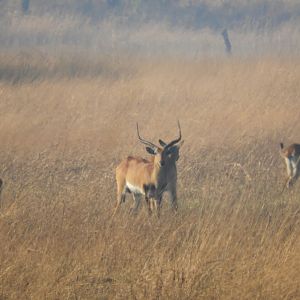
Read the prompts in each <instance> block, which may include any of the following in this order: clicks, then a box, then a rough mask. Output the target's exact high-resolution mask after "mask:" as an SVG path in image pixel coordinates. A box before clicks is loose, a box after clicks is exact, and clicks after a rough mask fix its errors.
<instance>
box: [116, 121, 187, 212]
mask: <svg viewBox="0 0 300 300" xmlns="http://www.w3.org/2000/svg"><path fill="white" fill-rule="evenodd" d="M178 130H179V137H178V138H177V139H175V140H173V141H171V142H170V143H168V144H166V143H164V142H163V141H162V140H159V142H160V144H161V146H162V148H161V147H158V146H156V145H155V144H153V143H151V142H149V141H147V140H145V139H143V138H141V136H140V133H139V127H138V124H137V135H138V139H139V141H140V142H141V143H143V144H144V145H146V151H147V152H148V153H149V154H151V155H152V156H153V159H151V160H146V159H144V158H141V157H133V156H128V157H127V158H126V159H124V160H123V161H122V162H121V163H120V164H119V165H118V167H117V169H116V181H117V206H116V208H115V211H114V214H113V216H114V215H115V214H116V212H117V211H118V209H119V207H120V205H121V203H122V202H125V198H126V193H132V194H133V198H134V201H135V205H134V207H133V212H136V211H137V209H138V207H139V205H140V200H141V196H142V195H144V196H145V199H146V203H147V206H148V211H149V213H151V211H152V209H151V203H150V200H151V202H153V201H154V203H155V206H156V210H157V215H158V216H159V214H160V207H161V199H162V195H163V193H164V192H165V191H168V192H170V195H171V205H172V208H173V209H174V210H176V209H177V193H176V185H177V168H176V161H177V160H178V158H179V148H180V146H181V144H182V143H181V144H178V143H179V142H180V140H181V129H180V124H179V122H178Z"/></svg>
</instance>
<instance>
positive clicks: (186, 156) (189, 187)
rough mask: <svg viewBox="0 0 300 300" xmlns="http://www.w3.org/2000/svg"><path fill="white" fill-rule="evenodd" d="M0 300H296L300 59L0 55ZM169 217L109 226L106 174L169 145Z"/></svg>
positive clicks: (111, 194)
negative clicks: (289, 159) (175, 152)
mask: <svg viewBox="0 0 300 300" xmlns="http://www.w3.org/2000/svg"><path fill="white" fill-rule="evenodd" d="M0 79H1V82H0V99H1V100H0V116H1V122H0V140H1V143H0V162H1V169H0V175H1V178H3V180H4V182H5V187H4V190H3V194H2V196H1V214H0V249H1V252H0V299H297V298H298V299H299V298H300V284H299V282H300V275H299V269H300V200H299V192H300V187H299V185H300V182H298V183H296V184H295V186H294V187H293V188H292V189H291V190H290V191H285V192H284V193H283V194H282V195H281V194H280V192H281V189H282V186H283V184H284V178H285V167H284V164H283V161H282V159H281V158H280V157H279V155H278V143H279V142H280V141H283V142H285V143H289V142H292V141H298V142H299V141H300V134H299V132H300V122H299V120H300V101H299V98H300V87H299V82H300V60H299V59H298V58H291V59H281V60H278V59H275V58H271V57H270V58H263V59H252V60H238V59H227V60H225V59H223V60H222V59H219V60H217V59H216V60H214V59H210V60H205V61H204V60H203V61H201V60H198V61H188V60H180V59H177V60H175V59H174V60H172V59H164V60H159V59H157V60H155V59H146V60H145V59H143V60H142V59H137V58H136V59H133V58H126V59H125V58H124V59H122V58H120V59H118V60H117V61H116V60H110V59H108V58H106V57H103V58H99V57H98V58H95V59H91V60H88V59H87V58H82V57H75V56H73V57H72V56H71V57H70V56H66V57H57V56H51V55H43V56H41V55H40V54H37V53H29V52H28V53H22V54H20V55H17V56H14V55H11V54H9V55H8V54H2V55H1V57H0ZM177 119H179V120H180V121H181V125H182V132H183V138H184V140H185V144H184V146H183V147H182V151H181V157H180V160H179V162H178V176H179V182H178V194H179V200H178V201H179V211H178V213H177V214H176V215H173V214H172V212H171V210H170V207H169V203H168V198H167V197H166V198H165V199H164V202H163V209H162V216H161V218H160V219H159V220H158V219H157V218H155V217H151V218H149V217H148V216H147V212H146V209H145V207H142V208H141V210H140V212H139V214H138V215H137V216H131V215H129V213H128V211H129V208H130V206H131V204H132V200H131V199H128V200H127V202H126V203H125V204H124V205H123V207H122V209H121V212H120V213H119V215H118V217H117V218H116V219H115V220H114V221H113V222H112V223H111V222H110V217H111V214H112V211H113V208H114V205H115V202H116V188H115V181H114V169H115V167H116V165H117V164H118V162H119V161H120V160H121V159H122V158H123V157H125V156H127V155H128V154H137V155H142V156H145V155H146V154H145V151H144V149H143V146H142V145H140V144H139V143H138V142H137V138H136V132H135V123H136V121H138V122H139V123H140V129H141V132H142V134H143V135H144V136H145V137H147V138H149V139H151V140H153V141H156V140H157V139H158V138H163V139H165V140H167V141H168V140H170V139H172V138H174V136H176V134H177V128H176V120H177Z"/></svg>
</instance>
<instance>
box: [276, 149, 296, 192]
mask: <svg viewBox="0 0 300 300" xmlns="http://www.w3.org/2000/svg"><path fill="white" fill-rule="evenodd" d="M280 155H281V156H282V157H283V158H284V160H285V164H286V169H287V174H288V178H287V181H286V187H287V188H289V187H290V185H291V183H292V181H293V180H296V178H297V176H298V171H299V169H298V164H299V160H300V144H292V145H290V146H288V147H285V148H284V146H283V143H280Z"/></svg>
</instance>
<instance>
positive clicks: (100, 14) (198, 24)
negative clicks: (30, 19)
mask: <svg viewBox="0 0 300 300" xmlns="http://www.w3.org/2000/svg"><path fill="white" fill-rule="evenodd" d="M23 1H24V0H23ZM21 2H22V0H14V1H8V0H2V1H1V2H0V5H1V11H2V12H3V11H9V10H14V9H18V6H19V8H20V7H21ZM26 2H30V9H31V11H32V12H33V13H53V12H60V13H64V14H66V13H67V14H68V13H70V14H81V15H85V16H88V17H90V18H92V19H93V20H103V19H105V18H109V17H111V16H112V15H113V16H121V17H122V21H123V22H128V23H132V22H149V21H154V20H155V21H163V22H167V23H170V24H172V25H180V26H187V27H193V28H204V27H210V28H214V29H219V28H223V27H224V26H226V27H231V28H233V27H236V26H240V25H244V24H245V23H246V24H248V25H249V26H254V27H256V28H263V27H266V26H267V27H276V26H280V25H282V24H284V23H286V22H291V21H293V22H295V21H296V18H297V17H299V16H300V4H299V2H298V1H296V0H290V1H284V0H272V1H271V0H262V1H246V0H228V1H220V0H218V1H217V0H213V1H208V0H194V1H188V0H175V1H172V0H152V1H146V0H72V1H71V0H65V1H58V0H53V1H46V0H29V1H28V0H26Z"/></svg>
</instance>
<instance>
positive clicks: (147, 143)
mask: <svg viewBox="0 0 300 300" xmlns="http://www.w3.org/2000/svg"><path fill="white" fill-rule="evenodd" d="M136 131H137V135H138V138H139V141H140V142H142V143H143V144H144V145H147V146H150V147H152V148H158V147H157V146H156V145H154V144H153V143H151V142H149V141H146V140H145V139H143V138H142V137H141V136H140V132H139V124H138V123H136Z"/></svg>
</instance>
